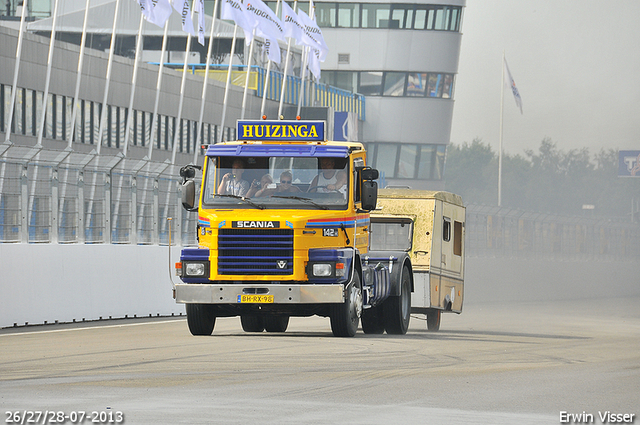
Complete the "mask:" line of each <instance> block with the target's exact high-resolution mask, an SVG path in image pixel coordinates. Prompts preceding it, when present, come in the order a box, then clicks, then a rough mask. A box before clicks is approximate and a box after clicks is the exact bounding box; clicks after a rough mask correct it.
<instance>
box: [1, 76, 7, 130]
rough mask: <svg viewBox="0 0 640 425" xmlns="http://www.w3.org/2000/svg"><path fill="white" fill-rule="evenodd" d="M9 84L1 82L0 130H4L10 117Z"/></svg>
mask: <svg viewBox="0 0 640 425" xmlns="http://www.w3.org/2000/svg"><path fill="white" fill-rule="evenodd" d="M7 91H8V90H7V86H5V85H4V84H0V132H4V131H5V130H4V125H5V124H4V123H5V122H6V121H7V120H8V119H9V114H7V95H6V92H7Z"/></svg>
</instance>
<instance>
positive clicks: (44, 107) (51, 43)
mask: <svg viewBox="0 0 640 425" xmlns="http://www.w3.org/2000/svg"><path fill="white" fill-rule="evenodd" d="M59 3H60V1H59V0H55V2H54V6H53V22H52V23H51V40H50V41H49V57H48V59H47V75H46V77H45V83H44V93H42V113H41V115H40V128H39V130H38V141H37V143H36V146H37V147H40V146H42V137H43V133H44V123H45V118H46V116H47V102H48V101H49V83H50V82H51V67H52V65H53V50H54V44H55V39H56V22H57V20H58V4H59ZM23 10H24V9H23Z"/></svg>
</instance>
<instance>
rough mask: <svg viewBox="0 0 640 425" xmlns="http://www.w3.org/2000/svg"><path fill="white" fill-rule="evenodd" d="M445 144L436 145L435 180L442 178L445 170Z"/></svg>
mask: <svg viewBox="0 0 640 425" xmlns="http://www.w3.org/2000/svg"><path fill="white" fill-rule="evenodd" d="M445 149H446V146H445V145H436V158H435V164H434V165H435V166H434V168H433V180H442V174H443V172H444V153H445Z"/></svg>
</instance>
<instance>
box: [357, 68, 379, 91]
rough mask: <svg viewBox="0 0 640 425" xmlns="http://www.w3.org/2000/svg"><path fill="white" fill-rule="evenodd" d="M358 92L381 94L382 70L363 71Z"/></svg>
mask: <svg viewBox="0 0 640 425" xmlns="http://www.w3.org/2000/svg"><path fill="white" fill-rule="evenodd" d="M358 93H362V94H364V95H365V96H379V95H380V94H381V93H382V72H369V71H363V72H361V73H360V85H359V88H358Z"/></svg>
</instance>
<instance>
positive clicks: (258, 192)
mask: <svg viewBox="0 0 640 425" xmlns="http://www.w3.org/2000/svg"><path fill="white" fill-rule="evenodd" d="M272 184H273V179H272V178H271V175H270V174H265V175H264V176H262V177H261V178H260V182H258V181H257V180H254V181H253V183H251V187H250V188H249V191H248V192H247V198H254V197H260V196H264V192H265V190H266V189H267V188H268V187H269V185H272Z"/></svg>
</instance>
